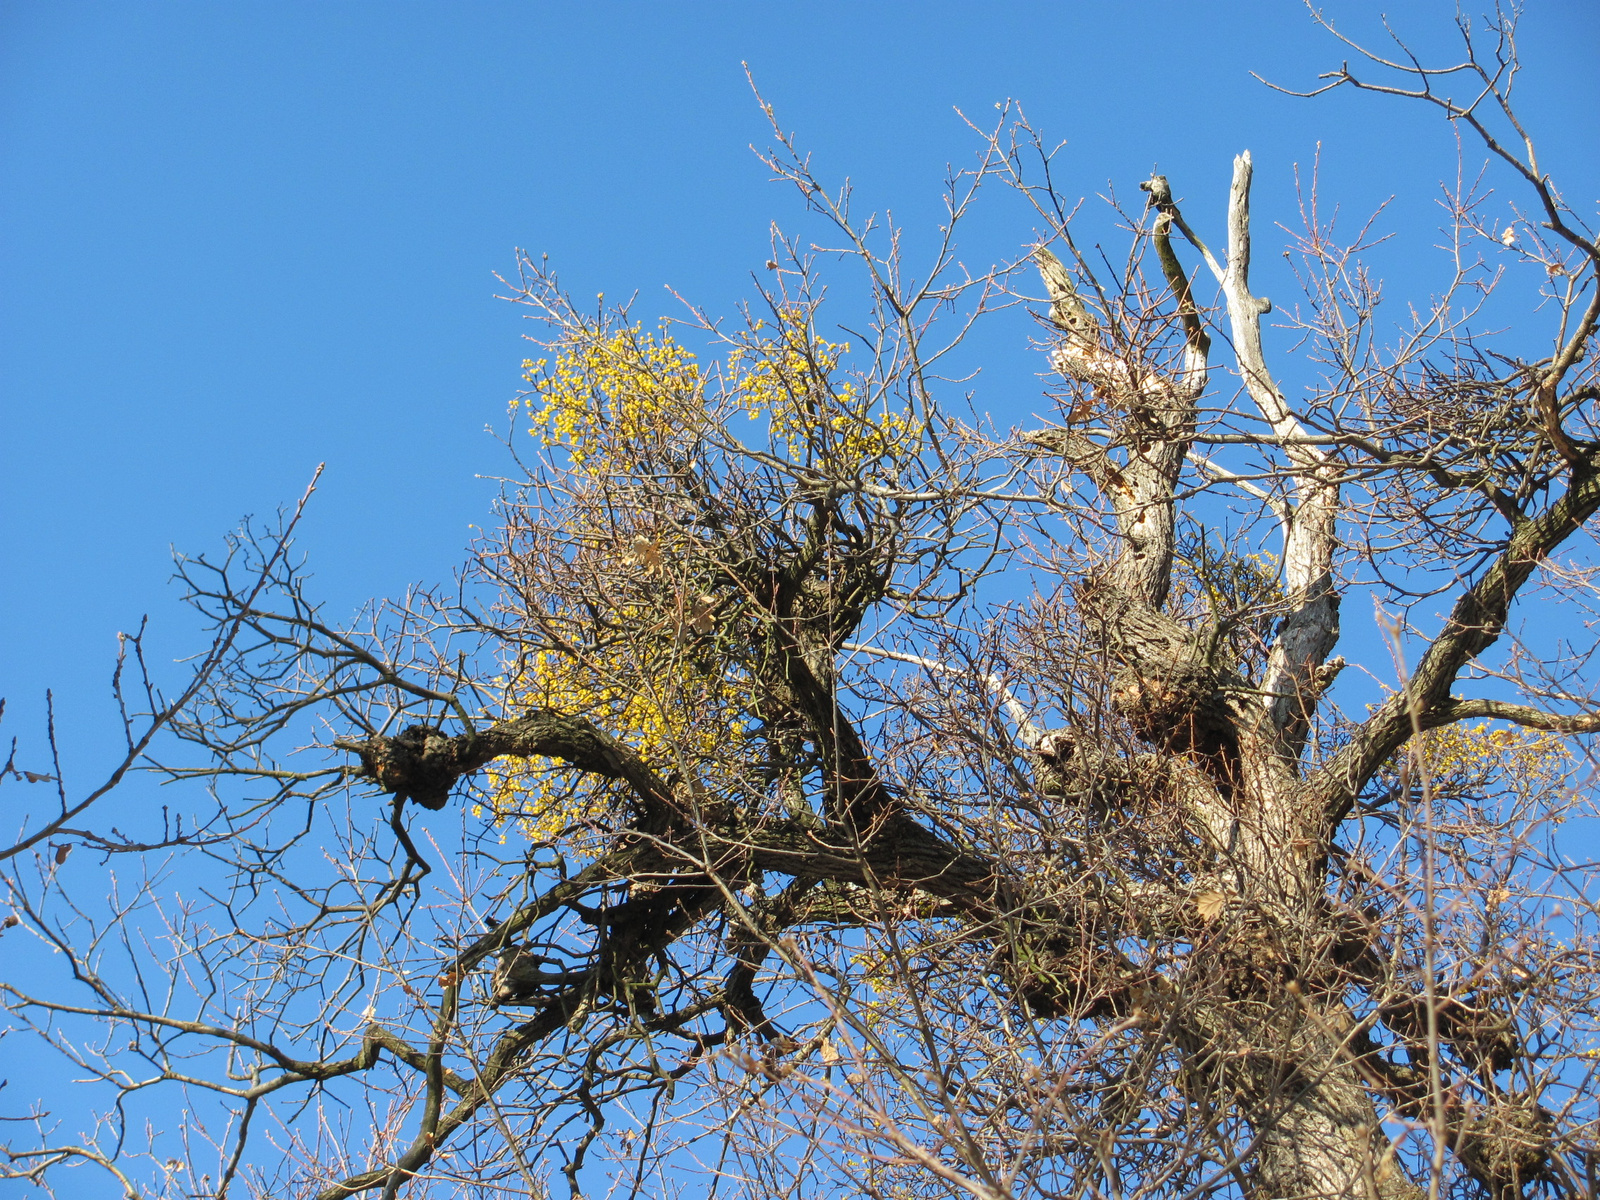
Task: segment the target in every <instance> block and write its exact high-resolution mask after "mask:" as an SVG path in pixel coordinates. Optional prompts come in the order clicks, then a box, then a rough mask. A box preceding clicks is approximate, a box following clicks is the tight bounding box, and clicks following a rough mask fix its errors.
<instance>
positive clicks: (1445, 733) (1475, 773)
mask: <svg viewBox="0 0 1600 1200" xmlns="http://www.w3.org/2000/svg"><path fill="white" fill-rule="evenodd" d="M1408 751H1409V754H1410V756H1411V757H1410V763H1411V769H1412V770H1413V771H1415V772H1417V773H1418V774H1420V775H1421V777H1422V778H1424V779H1426V780H1427V781H1428V783H1429V785H1430V786H1432V787H1433V788H1435V789H1436V790H1438V791H1440V792H1442V793H1445V794H1450V795H1466V794H1470V793H1473V792H1481V791H1485V790H1487V789H1488V788H1490V787H1492V786H1508V787H1510V788H1511V789H1512V790H1513V791H1526V790H1528V789H1547V788H1550V787H1557V786H1560V784H1561V781H1562V780H1563V779H1565V778H1566V776H1567V775H1568V774H1569V773H1570V771H1571V769H1572V760H1571V752H1570V748H1569V746H1568V745H1567V740H1566V739H1565V738H1564V737H1562V736H1561V735H1560V734H1556V733H1540V732H1536V731H1531V730H1526V729H1518V728H1507V727H1496V726H1493V725H1490V724H1489V723H1488V722H1487V721H1480V722H1478V723H1477V724H1476V725H1465V724H1459V725H1446V726H1444V727H1443V728H1441V729H1430V730H1427V731H1426V732H1424V733H1423V734H1422V735H1421V736H1420V737H1419V738H1416V739H1415V740H1414V741H1413V742H1412V744H1411V745H1410V747H1408Z"/></svg>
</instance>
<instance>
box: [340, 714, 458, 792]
mask: <svg viewBox="0 0 1600 1200" xmlns="http://www.w3.org/2000/svg"><path fill="white" fill-rule="evenodd" d="M347 748H348V749H351V750H354V751H355V752H356V753H357V754H358V755H360V757H361V768H362V771H363V772H364V773H365V774H366V775H367V777H368V778H370V779H372V780H373V781H375V782H376V783H377V785H378V786H379V787H380V788H382V789H383V790H384V791H386V792H390V793H392V794H393V795H395V796H397V797H399V798H400V799H402V800H407V799H409V800H415V801H416V802H417V803H418V804H420V805H422V807H423V808H430V809H434V810H438V809H441V808H443V807H444V805H445V801H447V800H448V799H449V798H450V789H451V788H452V787H454V786H455V782H456V780H457V779H459V778H460V777H461V765H460V763H459V762H458V761H457V755H456V744H455V741H454V740H453V739H451V738H449V737H446V736H445V734H444V733H443V732H442V731H440V730H439V729H437V728H435V727H434V726H432V725H413V726H411V727H410V728H409V729H407V730H405V731H404V732H403V733H401V734H399V735H398V736H396V737H392V738H386V737H374V738H368V739H367V740H366V741H364V742H358V743H353V744H351V745H349V746H348V747H347Z"/></svg>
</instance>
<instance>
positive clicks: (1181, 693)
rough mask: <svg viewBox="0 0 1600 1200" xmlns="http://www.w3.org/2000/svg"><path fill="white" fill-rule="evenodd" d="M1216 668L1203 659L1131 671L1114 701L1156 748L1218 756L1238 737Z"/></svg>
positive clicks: (1129, 720) (1140, 733) (1121, 682)
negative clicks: (1149, 670) (1146, 671)
mask: <svg viewBox="0 0 1600 1200" xmlns="http://www.w3.org/2000/svg"><path fill="white" fill-rule="evenodd" d="M1216 684H1217V680H1216V674H1215V672H1213V671H1211V670H1209V669H1207V668H1206V667H1205V666H1204V665H1203V664H1201V663H1184V664H1180V665H1175V666H1173V667H1172V668H1170V669H1169V670H1166V671H1164V672H1162V673H1161V674H1160V675H1150V676H1139V675H1134V674H1133V673H1131V672H1129V673H1126V674H1124V676H1123V677H1122V679H1121V680H1120V681H1119V682H1118V686H1117V689H1116V691H1115V692H1114V693H1113V694H1112V703H1113V704H1115V705H1116V708H1117V710H1118V711H1119V712H1121V713H1122V715H1123V716H1124V717H1126V718H1127V719H1128V724H1129V725H1130V726H1132V728H1133V731H1134V733H1136V734H1137V735H1138V736H1139V737H1140V738H1142V739H1143V740H1144V741H1146V742H1149V743H1150V744H1151V745H1152V746H1160V747H1161V748H1162V749H1164V750H1171V751H1174V752H1177V753H1185V752H1190V751H1192V752H1194V753H1197V754H1200V755H1202V756H1205V757H1208V758H1209V757H1215V756H1217V755H1220V754H1222V753H1224V752H1225V751H1227V750H1230V749H1232V748H1233V747H1234V742H1235V740H1236V735H1235V731H1234V727H1233V721H1232V718H1231V714H1230V713H1229V711H1228V707H1227V703H1226V701H1225V699H1224V698H1223V696H1222V694H1221V693H1220V692H1219V691H1218V689H1217V686H1216Z"/></svg>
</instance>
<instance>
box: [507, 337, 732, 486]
mask: <svg viewBox="0 0 1600 1200" xmlns="http://www.w3.org/2000/svg"><path fill="white" fill-rule="evenodd" d="M522 370H523V378H524V379H525V380H527V382H528V383H529V384H530V385H531V386H532V389H533V393H532V395H533V397H536V398H537V401H538V407H537V408H536V409H534V408H533V403H534V401H533V400H532V399H531V398H530V399H529V400H527V401H525V403H526V404H527V406H528V407H529V408H530V409H533V426H534V432H535V434H537V435H538V436H539V437H540V438H541V439H542V440H543V442H544V444H545V445H546V446H562V447H564V448H565V449H566V450H567V452H568V453H569V454H570V455H571V456H572V462H573V464H574V466H577V467H582V466H583V465H584V464H585V463H587V462H589V461H590V460H591V459H596V458H598V459H600V460H604V459H606V458H609V457H611V456H613V455H615V454H617V453H618V452H619V451H630V452H636V451H637V450H639V449H640V448H642V447H646V446H649V445H651V444H653V443H656V442H659V441H661V440H662V439H664V438H670V437H671V436H673V434H674V433H675V432H676V431H678V430H681V429H682V428H683V427H684V424H685V422H688V423H689V425H690V427H692V426H693V424H695V423H697V421H698V417H699V415H700V412H701V409H702V401H701V396H702V379H701V375H700V368H699V366H698V364H697V363H696V362H695V356H694V355H693V354H691V353H690V352H689V351H688V350H687V349H685V348H684V347H683V346H681V345H679V344H678V343H677V342H676V341H674V340H673V339H672V337H671V336H670V335H668V334H667V333H666V331H665V330H664V329H663V330H662V332H661V334H660V335H659V336H657V335H654V334H650V333H646V332H645V331H644V329H643V327H642V326H640V325H633V326H631V327H628V328H625V329H617V330H607V329H606V328H604V327H590V326H577V327H575V328H573V329H570V330H568V331H567V334H566V337H565V338H564V339H563V340H562V341H561V343H560V344H559V345H558V347H557V351H556V359H555V363H554V365H552V364H551V363H550V362H549V361H548V360H547V359H542V358H541V359H537V360H535V359H526V360H524V361H523V364H522ZM591 465H597V464H591Z"/></svg>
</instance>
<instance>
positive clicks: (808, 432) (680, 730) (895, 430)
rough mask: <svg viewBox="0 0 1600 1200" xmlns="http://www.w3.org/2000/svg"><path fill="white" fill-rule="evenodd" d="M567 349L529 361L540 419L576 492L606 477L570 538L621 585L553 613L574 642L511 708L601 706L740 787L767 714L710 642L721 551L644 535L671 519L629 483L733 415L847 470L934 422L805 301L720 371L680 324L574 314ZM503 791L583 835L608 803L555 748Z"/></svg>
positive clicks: (518, 823)
mask: <svg viewBox="0 0 1600 1200" xmlns="http://www.w3.org/2000/svg"><path fill="white" fill-rule="evenodd" d="M551 350H552V352H553V356H552V358H539V359H529V360H526V361H525V362H524V363H523V377H524V379H525V380H526V381H527V382H528V384H529V389H530V390H529V392H528V393H527V394H526V395H525V396H524V398H523V399H522V400H521V401H520V403H521V405H522V407H523V409H524V411H526V412H527V413H528V414H529V416H530V417H531V429H530V432H531V433H532V434H533V435H534V436H535V437H537V438H539V439H540V441H541V442H542V444H543V445H544V446H546V447H548V448H553V449H560V450H562V451H564V452H565V455H566V465H565V468H564V469H565V472H566V475H567V478H568V480H569V481H570V482H571V484H572V485H573V490H574V494H578V493H584V492H586V491H588V490H589V489H590V487H591V485H596V484H600V485H603V486H602V487H601V488H600V489H599V490H598V492H597V493H596V494H597V495H598V494H602V493H603V495H604V497H605V499H604V503H603V504H602V505H601V506H600V507H598V508H596V509H595V510H593V515H592V516H584V515H582V514H583V513H584V512H585V511H587V510H585V509H583V508H582V507H581V506H579V507H577V508H575V509H574V510H573V511H574V513H575V514H578V515H575V516H574V518H573V520H574V521H575V522H576V525H577V526H582V527H576V526H575V527H573V528H571V529H570V530H569V533H570V537H571V544H572V545H573V546H574V547H576V548H578V549H577V550H576V551H575V553H577V554H578V555H579V557H580V558H581V557H583V556H590V557H598V558H600V559H607V560H609V561H607V562H605V563H602V564H601V565H600V567H599V568H598V570H599V571H600V572H601V573H602V574H606V575H607V577H608V578H609V579H611V580H612V581H613V585H608V588H607V589H603V590H605V591H607V595H605V596H604V597H603V598H602V597H601V596H600V595H598V594H597V595H595V596H593V597H585V598H584V600H583V602H582V603H569V604H568V605H567V606H565V607H561V608H559V610H558V611H556V612H554V613H550V614H547V615H546V619H548V620H550V621H552V622H554V623H555V624H557V625H561V626H564V627H566V629H567V633H566V634H565V635H563V637H562V638H561V639H558V641H559V642H560V643H562V644H563V648H561V649H547V650H545V651H543V652H540V653H536V654H533V655H530V656H529V658H528V659H526V660H525V661H523V662H520V663H518V664H517V665H516V666H515V668H514V669H511V670H508V672H507V675H506V680H505V683H504V688H503V693H502V694H503V696H504V703H505V708H506V712H507V715H515V714H516V713H517V712H518V711H526V710H527V709H529V708H531V707H536V706H537V707H545V708H550V709H554V710H557V711H560V712H563V713H567V714H572V715H582V716H587V717H589V718H590V719H591V720H593V721H594V722H595V723H596V724H597V725H598V726H600V727H601V728H603V729H605V730H607V731H608V732H610V733H612V734H613V735H615V736H617V737H619V738H621V739H622V740H624V741H626V742H628V743H629V744H630V745H631V746H633V747H634V748H635V749H637V750H638V751H639V752H640V754H641V755H642V756H643V757H644V758H645V759H646V761H647V762H649V763H650V764H651V765H652V766H653V767H655V768H656V769H657V770H658V771H660V772H661V773H662V774H663V775H668V774H672V773H676V774H678V775H679V776H681V777H682V778H683V779H684V780H686V781H692V782H691V783H689V784H686V786H691V787H692V786H703V787H705V788H706V789H708V790H710V791H716V792H719V793H720V794H722V795H730V794H734V793H736V792H737V789H738V787H739V786H740V781H739V780H738V779H736V778H734V775H735V774H736V773H737V771H736V766H735V764H737V763H738V761H739V758H740V750H741V747H742V746H743V744H744V743H745V742H746V741H747V739H748V737H749V732H748V731H749V730H750V729H751V728H753V727H754V723H755V718H754V715H753V714H752V712H751V711H750V710H751V707H752V698H751V689H750V686H749V681H748V678H747V677H746V676H744V675H743V674H742V673H741V672H740V670H739V669H738V668H737V667H736V666H733V665H731V664H730V663H729V662H727V661H724V660H725V659H726V657H727V656H725V655H722V654H718V653H716V652H715V651H714V649H712V648H711V647H710V646H709V645H708V639H709V640H710V642H712V643H714V642H715V638H713V637H711V635H713V634H714V633H716V632H717V630H718V626H719V618H718V616H717V598H716V597H715V596H711V595H706V594H703V586H704V584H703V580H704V579H705V578H709V577H710V576H712V575H714V574H715V571H714V569H713V568H714V564H711V563H709V562H707V561H702V560H703V559H704V558H705V551H704V550H703V548H701V547H700V546H699V545H698V544H697V543H695V542H694V540H693V538H692V537H689V536H688V535H687V534H686V533H684V532H682V531H677V530H672V531H668V532H667V533H665V534H662V533H657V532H646V531H647V530H655V529H658V528H659V527H660V519H659V518H660V514H659V513H655V512H645V511H632V512H630V511H628V500H627V495H628V493H627V492H626V490H625V488H623V489H619V487H618V481H619V480H620V478H621V477H623V476H627V475H628V474H630V473H631V472H632V471H634V470H635V469H636V468H637V467H638V466H639V465H640V464H641V463H643V462H646V461H648V460H649V459H650V458H651V457H653V456H655V455H661V454H666V455H669V456H676V455H677V454H679V453H681V452H682V451H683V449H684V448H685V447H686V446H687V444H688V442H689V441H691V440H692V439H693V438H695V437H697V436H698V434H699V431H702V430H704V431H710V432H713V433H717V434H718V436H719V437H721V438H723V439H727V438H729V437H731V434H730V433H729V432H728V429H729V426H728V418H729V417H731V416H734V415H736V414H739V413H743V414H744V415H746V416H748V417H750V418H751V419H753V420H757V421H763V422H765V426H766V430H765V432H766V438H767V441H768V443H769V449H770V451H771V452H772V453H774V454H776V455H778V456H781V457H786V458H788V459H789V460H791V461H795V462H799V463H804V464H805V465H806V466H807V467H809V468H811V469H814V470H822V471H824V472H827V473H829V474H833V475H854V474H858V473H860V472H861V471H863V470H867V469H871V468H873V467H874V466H877V467H878V468H879V469H885V468H886V469H891V470H892V469H893V466H894V464H895V463H896V462H899V461H904V460H905V459H907V458H909V457H911V456H914V455H915V454H916V453H917V452H918V451H919V449H920V444H921V425H920V423H919V422H918V421H916V420H915V419H914V418H913V417H912V416H911V414H910V413H909V412H908V411H902V410H899V409H897V408H896V407H894V406H892V405H890V404H888V403H884V404H882V405H879V406H878V407H877V410H876V411H873V405H872V403H871V401H870V398H869V393H868V390H867V388H866V386H865V385H864V384H863V383H862V382H861V381H860V380H857V379H854V378H850V377H847V376H846V373H845V371H844V369H843V362H844V359H845V356H846V354H847V351H848V348H847V347H846V346H844V345H842V344H836V343H832V342H829V341H827V340H826V339H825V338H822V337H820V336H818V335H817V334H816V333H815V332H814V330H813V328H812V325H811V310H810V309H808V308H805V307H803V306H793V307H785V308H782V309H780V310H779V312H778V315H777V317H776V319H775V321H774V322H772V323H770V324H769V323H766V322H756V323H754V324H753V325H752V326H751V327H750V329H749V331H748V333H747V334H746V335H744V336H742V337H741V338H740V339H739V340H738V341H737V344H735V345H734V346H733V348H732V350H731V351H730V352H729V354H728V356H727V359H726V362H725V363H723V364H721V365H719V366H717V367H716V368H714V369H712V370H709V371H708V370H706V369H703V368H702V366H701V364H700V363H699V361H698V360H697V359H696V356H695V355H694V354H693V353H691V352H690V351H689V350H688V349H687V348H686V347H685V346H683V345H682V344H681V343H680V342H678V341H677V340H675V339H674V338H673V337H672V336H671V335H670V334H669V333H668V331H667V328H666V326H665V324H663V325H662V327H660V328H659V329H658V330H657V331H655V332H651V331H648V330H646V329H645V328H644V327H643V326H642V325H640V324H633V325H628V326H621V327H619V326H617V325H614V324H611V323H608V322H606V321H604V320H601V321H590V320H587V319H585V320H573V321H571V322H569V323H568V324H567V325H566V326H565V327H564V328H563V329H562V331H561V337H560V338H559V339H558V340H557V341H555V342H553V343H552V344H551ZM590 523H592V524H593V525H594V527H593V528H590V527H588V525H589V524H590ZM635 531H637V532H635ZM596 604H598V605H599V607H598V608H596V607H595V605H596ZM597 614H598V615H599V616H600V624H601V625H603V626H604V628H603V629H601V628H599V627H597V626H596V624H595V617H596V615H597ZM491 786H492V800H491V807H492V809H493V811H494V813H495V815H496V818H497V819H499V820H501V821H503V822H506V823H508V824H509V825H511V826H514V827H515V828H516V829H518V830H520V831H521V832H522V833H523V834H524V835H526V836H527V837H528V838H530V839H533V840H535V841H541V842H548V841H552V840H561V841H563V843H564V844H565V845H566V846H568V847H569V848H577V847H578V846H579V845H580V844H581V843H583V842H584V841H585V838H584V834H583V833H582V830H584V829H593V828H595V827H596V824H597V823H598V822H601V821H603V820H604V819H605V817H606V815H607V809H608V805H609V802H610V800H609V797H610V792H609V791H608V790H607V788H606V787H605V786H604V785H600V784H596V783H594V782H592V781H583V780H578V781H574V780H573V779H572V777H571V776H570V775H567V774H565V773H563V772H561V771H560V770H559V765H558V764H556V763H553V762H551V761H548V760H536V759H530V760H504V761H502V762H500V763H499V764H497V766H496V769H495V770H494V772H493V773H492V775H491Z"/></svg>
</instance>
